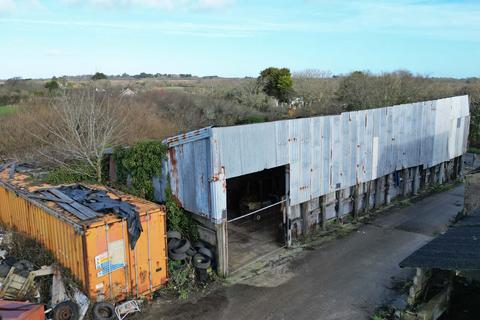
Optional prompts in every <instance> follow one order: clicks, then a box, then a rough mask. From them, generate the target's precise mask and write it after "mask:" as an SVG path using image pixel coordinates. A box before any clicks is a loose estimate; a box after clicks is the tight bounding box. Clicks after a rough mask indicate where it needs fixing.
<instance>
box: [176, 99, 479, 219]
mask: <svg viewBox="0 0 480 320" xmlns="http://www.w3.org/2000/svg"><path fill="white" fill-rule="evenodd" d="M469 117H470V116H469V102H468V96H460V97H452V98H446V99H440V100H434V101H427V102H418V103H412V104H405V105H399V106H392V107H386V108H378V109H371V110H362V111H355V112H346V113H342V114H341V115H336V116H325V117H312V118H304V119H292V120H282V121H276V122H269V123H260V124H251V125H242V126H233V127H223V128H206V129H202V130H207V131H205V132H207V133H208V134H205V132H203V133H201V134H198V133H197V135H202V134H203V136H202V139H203V140H201V141H202V143H203V146H202V147H199V146H198V145H197V146H196V147H195V145H196V144H198V143H199V142H198V141H199V140H198V139H196V140H195V139H193V138H192V137H193V136H194V134H193V133H189V134H187V136H186V138H185V139H184V138H183V137H182V136H178V137H174V138H172V140H170V141H174V143H173V144H172V143H170V144H169V147H170V153H171V154H170V159H169V165H170V180H171V184H172V189H173V190H174V193H175V194H176V196H177V197H178V198H179V200H180V202H181V203H182V204H183V206H184V208H185V209H187V210H189V211H192V212H194V213H197V214H202V215H207V216H209V217H210V218H211V219H212V220H216V221H219V220H221V219H223V218H224V217H225V210H226V179H228V178H233V177H238V176H240V175H245V174H249V173H253V172H257V171H261V170H263V169H269V168H273V167H277V166H282V165H289V169H290V185H289V190H290V204H291V205H296V204H299V203H303V202H306V201H308V200H310V199H313V198H316V197H318V196H321V195H325V194H328V193H331V192H334V191H336V190H340V189H344V188H348V187H351V186H354V185H355V184H358V183H363V182H367V181H370V180H373V179H376V178H378V177H381V176H384V175H387V174H389V173H392V172H394V171H396V170H400V169H403V168H409V167H413V166H418V165H423V166H425V167H431V166H434V165H436V164H439V163H441V162H444V161H447V160H450V159H452V158H454V157H457V156H460V155H462V154H463V153H464V152H465V151H466V141H467V138H468V126H469ZM197 131H198V130H197ZM184 136H185V135H184ZM192 139H193V140H192ZM167 143H168V141H167ZM208 146H209V147H208ZM209 152H210V157H208V154H209ZM179 154H180V157H179ZM173 156H175V159H173ZM195 172H202V174H207V175H208V177H209V178H210V180H209V181H210V182H211V183H210V185H209V186H208V182H205V181H206V180H205V181H204V180H202V181H200V182H199V180H198V179H199V175H198V174H195ZM199 190H202V191H201V192H202V194H200V195H199V194H198V193H199V192H200V191H199ZM205 190H210V194H209V193H208V192H205ZM192 199H193V200H192ZM192 201H193V202H192ZM206 203H209V204H210V206H207V205H206ZM207 209H208V210H207Z"/></svg>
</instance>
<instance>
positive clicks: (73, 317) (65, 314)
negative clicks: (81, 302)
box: [52, 301, 80, 320]
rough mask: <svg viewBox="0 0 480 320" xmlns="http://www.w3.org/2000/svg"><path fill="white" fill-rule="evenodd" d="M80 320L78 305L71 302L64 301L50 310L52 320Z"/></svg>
mask: <svg viewBox="0 0 480 320" xmlns="http://www.w3.org/2000/svg"><path fill="white" fill-rule="evenodd" d="M79 318H80V315H79V311H78V305H77V304H76V303H74V302H73V301H64V302H61V303H59V304H57V305H56V306H55V308H53V310H52V319H53V320H78V319H79Z"/></svg>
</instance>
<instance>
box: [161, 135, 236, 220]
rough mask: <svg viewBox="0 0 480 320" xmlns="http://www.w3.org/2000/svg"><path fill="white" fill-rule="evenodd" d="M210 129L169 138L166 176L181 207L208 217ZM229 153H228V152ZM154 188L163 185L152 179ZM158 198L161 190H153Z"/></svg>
mask: <svg viewBox="0 0 480 320" xmlns="http://www.w3.org/2000/svg"><path fill="white" fill-rule="evenodd" d="M210 136H211V128H203V129H200V130H195V131H192V132H189V133H187V134H184V135H180V136H176V137H173V138H169V139H167V140H165V141H164V142H165V143H166V144H167V145H168V147H169V149H168V164H167V167H168V170H164V172H166V171H168V172H169V175H168V177H163V178H164V179H165V178H168V179H169V180H170V187H171V189H172V193H173V194H174V195H175V196H176V197H177V200H178V201H179V202H180V203H181V205H182V207H183V208H185V209H186V210H188V211H191V212H194V213H196V214H200V215H203V216H209V215H210V212H211V205H210V198H211V197H210V179H212V178H213V174H212V170H211V169H212V161H211V145H210V143H211V141H210ZM228 153H229V152H228ZM154 188H155V189H156V190H157V189H158V188H162V189H163V188H164V187H163V184H162V183H161V182H160V181H158V182H155V181H154ZM157 193H158V195H156V198H157V199H158V200H161V198H162V197H161V194H163V192H156V194H157Z"/></svg>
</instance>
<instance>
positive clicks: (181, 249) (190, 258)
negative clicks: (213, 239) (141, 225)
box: [167, 231, 214, 282]
mask: <svg viewBox="0 0 480 320" xmlns="http://www.w3.org/2000/svg"><path fill="white" fill-rule="evenodd" d="M167 240H168V257H169V258H170V259H171V260H174V261H178V262H180V264H179V265H180V266H185V265H187V264H188V263H192V265H193V266H194V267H195V271H196V274H197V278H198V281H200V282H205V281H206V280H207V278H208V273H207V270H208V269H209V268H210V267H213V263H214V258H213V257H214V255H213V251H212V249H211V248H210V246H209V245H208V244H206V243H204V242H201V241H198V242H195V243H193V245H192V244H190V241H188V239H185V238H183V237H182V234H181V233H180V232H177V231H169V232H168V233H167Z"/></svg>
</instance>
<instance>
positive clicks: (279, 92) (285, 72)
mask: <svg viewBox="0 0 480 320" xmlns="http://www.w3.org/2000/svg"><path fill="white" fill-rule="evenodd" d="M257 81H258V83H259V85H260V86H261V88H262V90H263V92H265V93H266V94H267V95H269V96H272V97H275V98H277V99H278V100H279V101H280V102H287V101H288V100H289V99H290V98H291V96H292V94H293V80H292V74H291V73H290V70H289V69H287V68H281V69H279V68H274V67H270V68H267V69H265V70H263V71H262V72H260V76H259V77H258V79H257Z"/></svg>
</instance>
